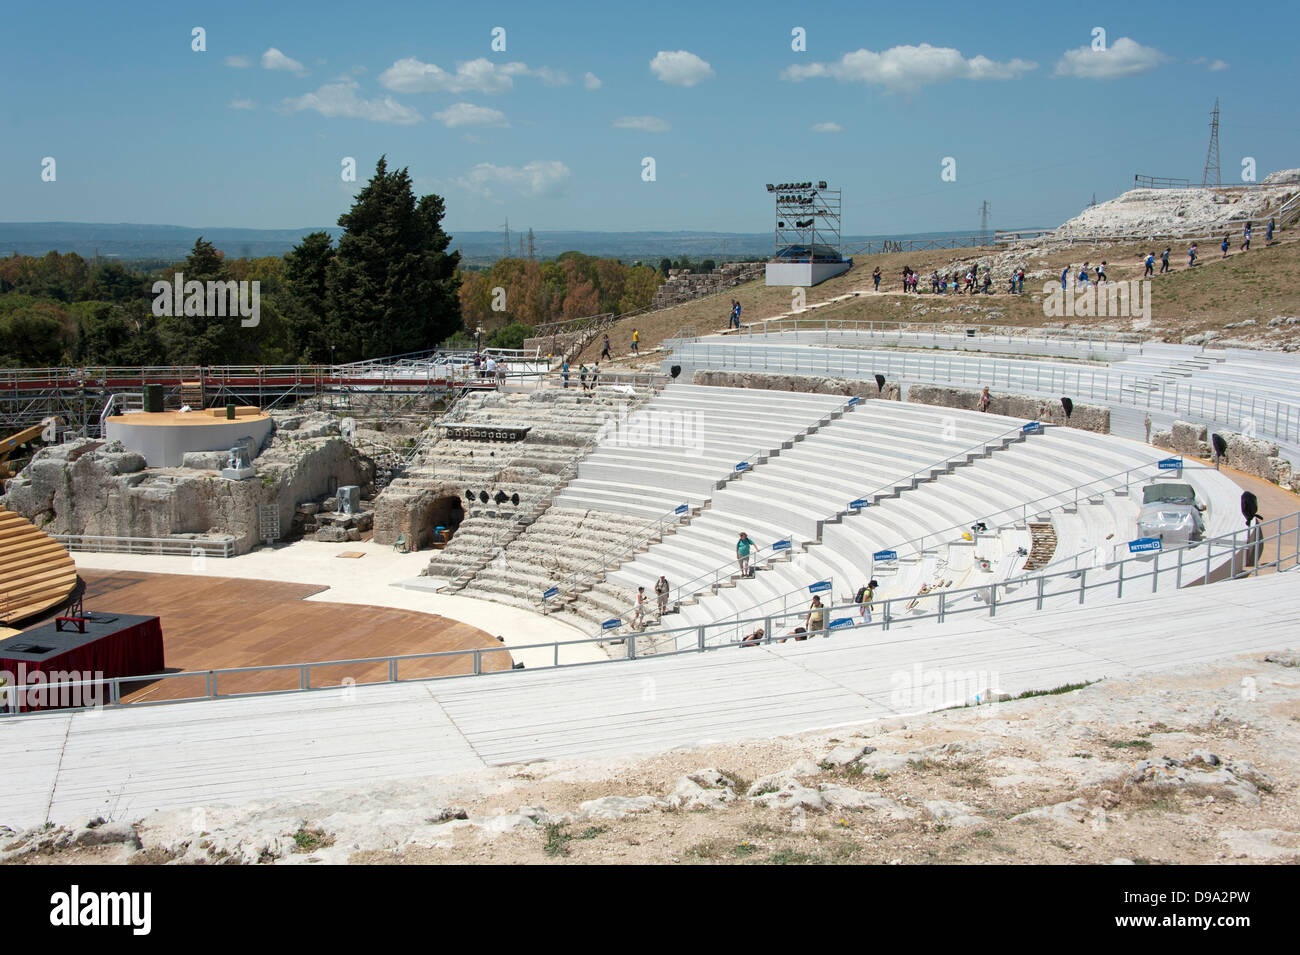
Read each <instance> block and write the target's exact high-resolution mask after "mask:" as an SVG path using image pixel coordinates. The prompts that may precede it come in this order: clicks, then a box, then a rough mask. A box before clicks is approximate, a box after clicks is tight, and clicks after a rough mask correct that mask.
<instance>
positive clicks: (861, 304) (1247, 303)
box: [581, 237, 1300, 365]
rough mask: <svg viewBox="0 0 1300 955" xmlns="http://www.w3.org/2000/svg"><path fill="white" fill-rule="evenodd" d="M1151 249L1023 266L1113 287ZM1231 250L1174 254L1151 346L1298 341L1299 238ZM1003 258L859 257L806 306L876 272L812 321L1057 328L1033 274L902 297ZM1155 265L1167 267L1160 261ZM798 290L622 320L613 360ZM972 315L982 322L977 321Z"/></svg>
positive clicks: (715, 299)
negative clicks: (1090, 272) (1091, 273)
mask: <svg viewBox="0 0 1300 955" xmlns="http://www.w3.org/2000/svg"><path fill="white" fill-rule="evenodd" d="M1234 238H1235V237H1234ZM1147 248H1148V247H1147V245H1141V246H1139V245H1105V246H1074V247H1072V248H1065V249H1062V250H1052V251H1049V252H1046V253H1040V252H1031V253H1028V254H1026V255H1025V256H1024V258H1023V260H1022V261H1023V263H1024V265H1025V268H1026V271H1027V272H1029V273H1033V272H1039V271H1041V272H1043V273H1046V275H1050V276H1052V277H1053V278H1055V277H1057V276H1059V275H1060V272H1061V269H1062V268H1063V267H1064V266H1065V265H1067V264H1068V265H1071V266H1072V267H1073V271H1075V272H1077V271H1078V268H1079V265H1080V264H1081V263H1082V262H1085V261H1087V262H1090V263H1094V264H1095V263H1097V262H1099V261H1101V260H1102V259H1106V261H1107V263H1108V264H1107V275H1108V277H1109V278H1110V279H1112V280H1127V279H1140V278H1141V277H1142V271H1143V269H1142V257H1143V255H1144V254H1145V253H1146V251H1147ZM1231 250H1232V254H1231V255H1230V256H1229V258H1228V259H1227V261H1221V260H1220V258H1219V256H1220V255H1221V253H1220V251H1219V248H1218V246H1217V245H1216V246H1214V247H1213V248H1207V247H1205V246H1202V247H1201V248H1200V250H1199V252H1200V255H1199V262H1198V264H1197V266H1196V268H1195V269H1193V270H1191V271H1188V269H1187V268H1186V262H1187V256H1186V249H1185V248H1184V247H1177V248H1175V249H1174V252H1173V254H1172V255H1171V256H1170V262H1171V263H1172V264H1173V265H1174V266H1175V270H1174V272H1173V273H1172V274H1169V275H1165V276H1160V275H1157V276H1156V277H1155V279H1154V280H1153V282H1152V291H1151V294H1152V302H1153V305H1152V321H1151V325H1152V327H1150V328H1146V329H1142V330H1143V331H1144V332H1146V333H1147V334H1149V335H1150V336H1151V337H1153V338H1163V339H1165V340H1168V341H1175V342H1176V341H1179V340H1181V339H1182V338H1183V336H1185V335H1189V334H1192V333H1194V332H1200V331H1205V330H1207V329H1223V328H1224V326H1225V325H1227V324H1230V323H1233V322H1240V321H1243V320H1246V319H1254V320H1255V321H1256V323H1257V324H1256V326H1255V327H1254V328H1247V329H1228V330H1226V331H1224V332H1223V334H1224V337H1225V338H1233V337H1240V336H1246V337H1249V338H1250V339H1252V340H1255V341H1257V342H1258V343H1265V342H1290V341H1296V342H1300V325H1291V326H1283V328H1282V329H1275V330H1269V329H1268V328H1267V325H1268V321H1269V319H1271V318H1273V317H1274V316H1278V315H1288V316H1289V315H1300V241H1296V240H1294V239H1291V240H1288V241H1285V242H1279V243H1277V244H1275V245H1273V246H1271V247H1269V248H1265V247H1264V246H1263V240H1262V238H1260V239H1258V240H1257V241H1256V242H1255V243H1254V244H1253V245H1252V248H1251V251H1250V252H1247V253H1244V254H1243V253H1237V252H1236V251H1235V250H1236V245H1235V244H1234V245H1233V246H1231ZM1154 251H1156V252H1157V253H1158V252H1159V251H1160V249H1159V248H1155V249H1154ZM1002 254H1004V253H1003V252H1001V251H999V250H990V249H956V250H953V249H940V250H933V251H928V252H901V253H894V254H890V255H876V256H871V257H869V258H867V257H860V258H859V261H858V262H857V264H856V265H855V266H854V268H853V269H852V270H850V271H849V272H848V273H846V274H844V275H841V276H838V277H836V278H833V279H830V280H828V281H826V282H823V283H822V284H821V285H818V286H816V287H815V288H811V289H806V290H805V293H806V296H807V303H808V304H809V305H811V304H814V303H818V302H824V301H827V300H828V299H831V298H835V297H836V296H839V295H844V294H846V293H849V292H853V291H858V290H869V289H870V288H871V271H872V269H874V268H875V267H876V266H877V265H879V266H880V268H881V270H882V272H883V278H882V281H881V289H882V292H881V293H880V294H878V295H877V294H874V293H871V292H870V291H868V292H867V294H865V295H863V296H861V297H859V298H856V299H853V300H851V301H846V302H843V303H839V304H835V305H830V306H827V307H825V308H821V309H816V310H814V311H813V312H811V313H810V315H809V317H810V318H812V317H815V318H817V319H821V318H830V319H856V320H877V321H921V322H932V321H941V322H942V321H955V322H961V321H971V322H975V321H978V322H982V323H989V324H1005V325H1044V324H1052V323H1057V322H1059V321H1060V320H1059V319H1049V318H1046V317H1045V316H1044V315H1043V307H1042V299H1043V294H1042V289H1043V284H1044V282H1045V281H1047V280H1048V279H1047V278H1046V277H1044V276H1040V277H1038V278H1031V277H1028V276H1027V277H1026V279H1025V295H1023V296H1012V295H1007V294H1005V293H1003V292H1001V290H1000V286H999V281H998V278H999V276H998V271H999V270H998V269H997V268H995V270H994V272H995V281H994V286H993V287H994V291H995V294H993V295H977V296H964V295H963V296H957V295H949V296H947V297H942V296H932V295H930V294H929V292H928V291H925V292H923V294H921V295H919V296H916V297H913V296H903V295H901V294H899V293H898V289H899V278H898V277H899V275H900V274H901V272H902V269H903V266H904V265H909V266H911V267H912V268H913V269H915V270H917V271H919V272H920V273H921V274H922V275H923V276H925V275H929V273H930V271H931V270H934V269H938V270H939V271H941V272H942V271H945V270H951V268H952V267H953V264H954V263H956V264H962V265H965V264H969V263H971V262H972V261H988V260H990V259H991V258H992V257H993V256H994V255H1002ZM1156 267H1157V269H1158V268H1159V260H1158V259H1157V265H1156ZM1007 271H1008V270H1007V269H1006V268H1003V269H1001V275H1000V278H1001V281H1002V282H1003V283H1005V280H1006V276H1007ZM792 292H793V290H792V289H789V288H779V287H778V288H768V287H767V286H765V285H764V284H763V282H762V280H759V281H756V282H750V283H747V284H745V285H741V286H737V287H736V288H734V289H728V290H727V291H725V292H723V293H721V294H719V295H712V296H709V297H707V298H701V299H697V300H695V301H693V302H686V303H684V304H682V305H678V306H676V307H674V308H670V309H665V310H663V311H660V312H655V313H652V314H651V315H648V316H640V317H638V318H633V319H628V320H627V321H623V322H620V323H618V324H617V325H616V326H614V328H613V329H611V331H610V341H611V343H612V345H613V350H614V354H615V355H616V356H620V357H619V358H618V359H617V360H616V362H615V364H616V365H622V364H624V363H626V361H627V356H628V351H629V347H630V344H631V341H632V329H633V328H634V327H636V328H639V329H640V331H641V342H642V351H643V352H646V353H648V352H649V351H650V350H651V349H652V348H653V347H654V346H655V345H657V344H658V343H659V342H661V341H662V340H663V339H664V338H667V337H670V336H672V335H673V334H674V333H676V332H677V331H678V330H679V329H681V328H682V327H683V326H686V325H692V324H693V325H694V326H695V328H696V331H697V332H698V333H699V334H702V335H703V334H708V333H710V332H718V331H722V330H724V329H725V328H726V326H727V315H728V313H729V311H730V305H731V300H732V299H733V298H734V299H737V300H739V301H740V303H741V305H742V306H743V309H744V311H743V313H742V314H743V319H744V321H745V323H746V324H748V323H750V322H754V321H758V320H760V319H763V318H771V317H774V316H776V315H780V314H783V313H785V312H789V311H790V310H791V303H792ZM1031 293H1033V294H1031ZM962 306H965V308H962ZM972 307H973V308H972ZM974 311H977V312H978V313H979V314H973V312H974ZM1071 324H1072V325H1073V326H1077V327H1085V326H1088V325H1097V326H1107V327H1111V328H1118V329H1120V330H1128V329H1129V328H1130V327H1131V326H1130V324H1129V322H1128V320H1127V319H1118V320H1117V319H1114V318H1103V319H1087V318H1084V319H1075V320H1073V321H1072V322H1071ZM599 351H600V340H599V339H597V340H596V341H595V342H594V343H593V344H592V345H590V346H588V348H587V349H586V350H585V351H584V352H583V353H582V356H581V360H583V361H587V362H591V361H593V360H594V359H595V358H596V356H597V354H598V353H599Z"/></svg>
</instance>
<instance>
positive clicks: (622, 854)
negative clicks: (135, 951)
mask: <svg viewBox="0 0 1300 955" xmlns="http://www.w3.org/2000/svg"><path fill="white" fill-rule="evenodd" d="M1297 663H1300V657H1298V656H1297V654H1296V653H1295V652H1294V651H1282V652H1277V653H1272V654H1267V655H1265V654H1259V655H1252V656H1248V657H1242V658H1238V659H1232V660H1225V661H1222V662H1220V663H1218V664H1213V665H1198V666H1191V667H1186V668H1182V669H1180V670H1177V671H1170V672H1165V673H1161V674H1158V675H1148V676H1144V677H1140V678H1132V679H1125V680H1106V681H1102V682H1100V683H1097V684H1093V685H1090V686H1087V687H1083V688H1079V689H1074V690H1070V691H1067V692H1062V693H1056V694H1045V695H1037V696H1033V697H1030V698H1027V699H1020V700H1015V701H1008V702H1000V703H995V704H992V705H986V706H982V707H977V708H964V709H956V710H948V711H943V712H939V713H933V714H929V715H924V716H918V717H911V718H906V719H891V720H888V721H885V722H882V723H870V724H862V725H858V726H844V727H840V728H838V729H836V730H834V731H830V732H825V731H823V732H815V733H808V734H804V735H801V736H793V737H784V738H779V739H773V740H763V741H757V742H749V743H739V744H727V745H706V746H701V747H700V748H697V749H689V750H677V751H673V752H668V753H662V754H658V755H653V756H645V757H639V758H627V759H619V760H608V759H606V760H592V761H583V762H564V763H556V762H538V763H531V764H526V765H512V766H503V767H497V768H493V769H490V770H484V771H480V772H477V773H473V774H466V775H463V776H460V777H452V778H441V779H416V780H409V781H404V782H402V783H399V784H386V785H383V786H372V787H366V788H358V789H355V790H350V791H337V792H330V793H325V794H320V795H318V796H316V797H313V798H304V799H293V800H290V799H285V800H281V801H278V802H268V803H265V804H260V805H248V806H239V807H228V808H223V807H213V806H206V807H194V808H190V809H185V810H179V811H171V812H164V813H155V814H153V815H150V816H147V817H145V818H142V819H137V820H133V821H129V822H128V821H116V822H102V821H98V820H88V821H85V822H83V823H82V824H79V825H50V826H46V827H41V828H37V829H32V830H28V831H25V832H11V831H8V830H0V861H4V862H6V863H9V864H61V863H74V862H75V863H91V862H98V863H127V864H141V863H200V864H214V863H279V864H295V863H399V864H410V863H437V862H460V863H473V862H487V863H507V864H513V863H566V862H567V863H602V862H657V863H682V864H699V863H728V864H753V863H767V864H791V863H846V862H858V863H891V864H897V863H903V864H906V863H979V862H1013V863H1028V864H1041V863H1112V862H1114V863H1123V864H1127V863H1134V864H1144V863H1226V864H1238V863H1275V862H1280V863H1286V862H1291V863H1294V862H1295V861H1296V860H1298V859H1300V794H1298V789H1297V786H1298V784H1300V668H1297Z"/></svg>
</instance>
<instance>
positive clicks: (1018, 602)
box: [0, 512, 1300, 716]
mask: <svg viewBox="0 0 1300 955" xmlns="http://www.w3.org/2000/svg"><path fill="white" fill-rule="evenodd" d="M1270 545H1275V549H1276V554H1275V555H1274V556H1273V557H1272V559H1269V560H1265V559H1264V554H1265V552H1266V550H1267V549H1268V547H1269V546H1270ZM1162 558H1163V559H1164V565H1163V566H1161V561H1162ZM1297 566H1300V512H1297V513H1293V514H1288V515H1285V516H1283V517H1277V518H1273V519H1272V520H1269V521H1264V522H1261V523H1259V524H1256V525H1255V526H1254V527H1253V528H1249V529H1246V528H1243V529H1241V530H1238V531H1234V532H1233V533H1231V534H1224V535H1220V536H1219V537H1215V538H1212V539H1209V540H1205V541H1201V542H1199V543H1194V544H1188V545H1186V546H1183V547H1179V548H1175V549H1171V550H1168V551H1157V552H1156V553H1154V554H1143V555H1138V556H1131V557H1129V558H1127V559H1126V560H1122V561H1117V562H1115V563H1114V564H1113V565H1111V566H1110V567H1108V568H1106V570H1108V571H1113V576H1112V577H1111V578H1108V579H1106V580H1102V581H1098V580H1096V579H1095V575H1094V580H1093V581H1092V583H1089V582H1088V571H1087V570H1082V571H1079V572H1071V571H1063V572H1058V573H1054V574H1040V575H1037V576H1035V577H1031V578H1028V580H1014V581H1013V580H1007V581H994V582H990V583H987V584H981V585H979V586H975V587H966V588H962V589H960V590H952V591H945V590H938V591H933V592H931V593H929V594H926V595H913V596H901V597H891V598H888V599H882V598H877V599H876V600H875V601H874V602H873V604H872V621H871V623H865V622H858V623H854V622H853V619H852V616H853V614H854V613H858V612H860V610H861V607H860V606H859V605H858V604H841V605H836V604H834V603H833V602H832V603H831V604H829V605H827V606H825V607H823V608H822V610H823V612H824V620H825V622H826V625H825V627H824V628H823V630H821V631H818V632H816V633H808V634H801V635H800V636H801V637H803V638H804V639H811V638H814V637H823V636H825V637H830V636H834V635H835V634H836V633H838V632H840V631H841V630H850V631H852V632H853V633H854V634H855V636H860V635H861V634H862V632H863V631H867V632H871V631H873V630H879V631H882V632H883V631H888V630H890V629H891V628H892V627H895V626H899V625H911V624H915V623H919V622H923V621H928V620H933V621H934V622H936V623H943V622H945V621H946V620H947V619H948V618H949V617H952V616H957V615H960V614H962V613H971V612H980V613H983V614H985V615H986V616H989V617H994V616H996V615H997V613H998V611H999V610H1000V609H1001V610H1003V611H1005V610H1006V609H1007V608H1010V607H1016V606H1025V605H1033V608H1034V610H1042V609H1044V608H1045V607H1046V604H1047V602H1048V601H1049V600H1050V601H1052V602H1053V604H1054V605H1064V604H1065V603H1066V602H1067V601H1068V602H1069V603H1073V604H1075V605H1083V604H1085V603H1086V600H1087V596H1088V594H1089V593H1096V592H1099V591H1112V590H1113V591H1114V597H1115V599H1123V597H1124V595H1125V592H1126V587H1127V592H1128V593H1129V594H1132V593H1133V592H1134V590H1135V588H1136V587H1137V586H1138V585H1140V584H1142V582H1143V581H1150V586H1149V588H1147V587H1144V588H1142V590H1143V592H1145V593H1152V594H1154V593H1159V591H1160V588H1161V586H1162V584H1163V586H1164V587H1165V588H1166V589H1168V588H1170V587H1172V588H1174V589H1177V588H1181V587H1183V586H1184V585H1185V584H1204V583H1217V581H1215V580H1214V577H1215V574H1216V573H1218V574H1221V575H1222V577H1223V579H1224V580H1230V579H1236V578H1240V577H1246V576H1258V574H1259V572H1260V570H1265V569H1266V570H1273V571H1275V572H1278V573H1283V572H1288V571H1294V569H1295V568H1296V567H1297ZM1146 567H1149V568H1150V569H1149V570H1144V569H1143V568H1146ZM1197 575H1199V576H1197ZM1026 585H1028V586H1026ZM1013 591H1019V592H1021V595H1020V596H1014V595H1013V593H1012V592H1013ZM999 594H1000V595H1001V596H999ZM962 598H969V599H965V600H963V599H962ZM962 603H965V604H966V605H967V606H952V605H954V604H962ZM908 604H912V606H911V607H910V608H909V607H908ZM900 605H901V606H902V609H901V610H900V609H899V607H900ZM837 612H838V613H843V614H846V616H840V617H837V616H836V614H837ZM807 613H808V608H802V609H800V610H798V611H791V612H784V613H781V614H770V615H766V616H763V617H756V618H752V619H750V620H746V621H725V622H723V623H722V624H720V625H714V624H702V625H699V626H687V627H677V628H672V629H663V630H657V631H646V632H642V633H637V632H635V631H634V632H631V633H628V634H626V635H625V636H623V637H621V638H620V639H621V641H622V645H623V651H624V652H623V655H622V657H621V658H614V657H610V658H609V659H607V660H598V661H591V660H584V661H582V662H576V661H570V662H562V661H561V659H560V656H561V651H562V650H564V649H566V648H568V647H577V646H594V645H606V644H608V642H609V641H608V637H607V636H600V637H588V638H583V639H576V640H556V641H551V642H549V643H537V644H526V645H522V646H515V647H513V648H507V647H504V646H501V647H486V648H474V649H469V650H447V651H441V652H438V653H420V654H404V655H393V656H385V657H364V658H359V659H351V660H325V661H319V662H311V663H286V664H274V665H270V666H254V667H233V668H228V669H213V670H190V671H180V672H175V673H153V674H144V675H139V676H128V677H111V678H104V679H99V680H81V681H63V682H58V681H56V682H48V683H45V684H43V685H40V686H27V687H20V686H14V687H5V688H0V715H3V716H10V715H15V714H20V713H23V712H24V703H25V698H26V697H28V696H29V694H31V693H33V692H39V693H44V694H46V695H48V694H50V693H57V692H61V691H64V690H78V689H82V688H88V689H93V690H95V692H96V693H98V692H100V691H102V690H107V693H106V696H107V702H106V703H104V704H103V705H105V706H109V707H131V706H160V705H166V704H170V703H185V702H197V701H200V700H214V699H231V698H234V697H247V696H276V695H280V694H283V693H293V692H302V691H311V690H319V689H329V688H337V687H338V686H340V685H341V683H342V682H349V685H356V684H357V683H360V684H363V685H365V684H377V683H398V682H433V681H435V680H453V679H461V678H463V677H470V676H474V677H477V676H482V675H484V674H487V673H492V672H496V673H499V674H500V675H501V677H502V678H503V679H509V674H512V673H515V672H518V671H515V670H511V669H506V668H505V666H503V667H501V668H499V669H497V670H492V669H485V668H484V665H483V664H484V660H485V659H489V658H490V657H491V655H492V654H497V653H501V654H506V657H505V661H506V665H507V666H508V664H509V662H510V661H511V660H512V657H511V654H517V653H521V652H524V651H534V650H550V651H551V653H552V658H551V660H552V662H551V664H550V665H549V666H538V665H536V664H534V666H533V668H532V671H531V672H535V671H536V670H538V669H553V668H557V667H561V666H600V665H601V664H602V663H614V662H619V660H620V659H621V660H635V659H637V658H638V657H640V656H642V655H643V654H642V652H641V651H642V649H644V648H646V647H656V646H658V645H661V644H664V643H665V642H666V641H669V640H671V642H672V646H673V649H672V650H669V651H667V652H666V653H661V654H659V655H671V654H678V653H695V652H709V651H713V650H717V649H721V648H723V647H730V646H753V645H764V644H770V643H773V642H776V641H780V642H784V641H785V640H788V639H791V638H792V637H793V634H791V633H784V634H781V635H779V636H778V635H777V634H775V633H774V628H775V626H777V625H778V624H779V625H782V626H785V625H787V623H788V621H789V620H791V619H792V618H796V619H797V618H799V617H804V616H806V615H807ZM737 623H739V624H741V625H742V627H741V629H743V625H745V624H752V625H755V626H762V627H763V631H764V635H763V637H762V638H761V639H759V640H753V641H749V640H746V639H742V640H740V641H739V642H735V641H732V642H727V643H721V642H711V641H710V633H711V631H712V630H719V629H720V628H721V627H725V628H728V629H729V630H730V631H732V632H735V631H736V628H737ZM435 659H436V660H463V661H467V663H468V666H467V668H466V672H464V673H451V674H447V675H445V676H438V677H429V676H419V677H408V678H406V679H403V677H402V674H401V667H402V665H403V664H406V663H412V662H415V661H427V660H435ZM376 664H383V665H384V678H383V679H378V680H375V679H369V680H356V681H355V683H352V682H350V681H349V677H348V676H346V675H345V676H342V677H340V676H339V675H338V672H337V671H338V668H340V667H362V666H366V667H369V666H373V665H376ZM329 668H332V669H333V670H334V671H335V672H334V682H332V683H331V684H330V685H329V686H322V685H320V684H315V685H313V680H312V675H313V672H314V671H317V670H325V669H329ZM277 672H279V673H286V674H296V675H297V682H298V686H297V687H295V688H292V689H282V690H266V691H261V692H251V693H250V692H230V693H222V692H221V685H220V683H221V679H222V678H223V677H226V676H232V675H238V674H243V673H263V674H265V673H277ZM172 680H188V681H191V682H199V683H201V685H202V688H203V692H202V694H200V695H194V696H188V697H182V698H178V699H171V700H140V701H138V702H131V701H128V700H126V699H125V697H126V696H128V695H130V694H131V693H133V692H135V691H136V690H137V689H139V688H142V687H144V686H145V685H147V684H150V683H165V682H166V681H172ZM81 708H82V709H87V708H96V707H95V705H94V704H92V705H91V706H87V707H81ZM30 709H31V707H30V706H28V707H27V712H30Z"/></svg>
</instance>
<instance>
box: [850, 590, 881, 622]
mask: <svg viewBox="0 0 1300 955" xmlns="http://www.w3.org/2000/svg"><path fill="white" fill-rule="evenodd" d="M879 586H880V585H879V584H878V583H876V582H875V580H872V581H871V583H869V584H867V585H866V586H865V587H859V588H858V592H857V594H856V595H855V596H854V598H853V602H854V603H855V604H857V605H858V607H859V608H860V609H859V610H858V615H859V616H860V617H861V618H862V622H863V623H871V602H872V601H873V600H875V599H876V588H877V587H879Z"/></svg>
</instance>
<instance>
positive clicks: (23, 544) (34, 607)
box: [0, 507, 77, 626]
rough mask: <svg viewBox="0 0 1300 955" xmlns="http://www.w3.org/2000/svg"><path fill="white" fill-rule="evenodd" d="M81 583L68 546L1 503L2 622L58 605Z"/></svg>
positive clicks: (0, 622)
mask: <svg viewBox="0 0 1300 955" xmlns="http://www.w3.org/2000/svg"><path fill="white" fill-rule="evenodd" d="M76 583H77V567H76V565H75V564H74V563H73V562H72V557H71V556H70V555H69V554H68V551H67V549H66V548H65V547H64V546H63V545H62V544H60V543H59V542H58V541H56V540H55V539H54V538H52V537H50V536H48V535H47V534H44V533H42V532H41V531H39V530H37V529H36V527H35V526H34V525H33V524H32V523H31V522H30V521H28V520H26V519H24V518H23V517H20V516H19V515H17V514H15V513H14V512H13V511H9V510H5V509H4V508H3V507H0V624H9V625H11V626H12V625H13V624H15V623H17V622H18V621H21V620H26V619H27V618H29V617H33V616H35V615H36V614H39V613H43V612H44V611H46V610H50V609H52V608H54V607H57V606H58V605H59V604H61V603H62V602H63V601H65V600H67V599H68V594H70V593H72V588H73V587H74V586H76Z"/></svg>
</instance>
